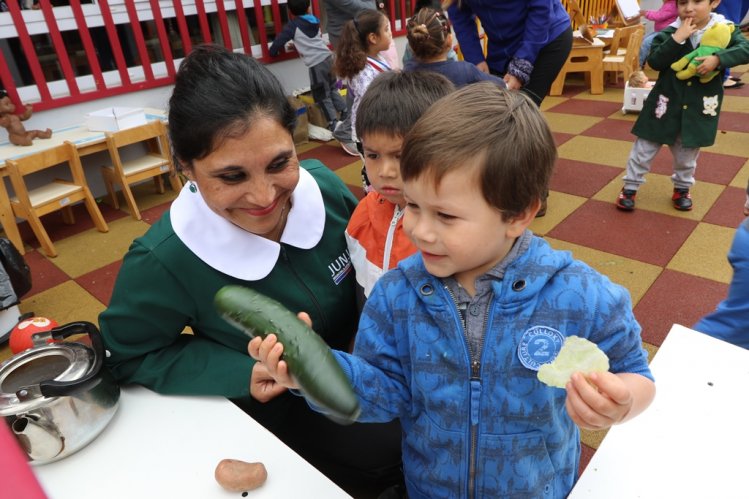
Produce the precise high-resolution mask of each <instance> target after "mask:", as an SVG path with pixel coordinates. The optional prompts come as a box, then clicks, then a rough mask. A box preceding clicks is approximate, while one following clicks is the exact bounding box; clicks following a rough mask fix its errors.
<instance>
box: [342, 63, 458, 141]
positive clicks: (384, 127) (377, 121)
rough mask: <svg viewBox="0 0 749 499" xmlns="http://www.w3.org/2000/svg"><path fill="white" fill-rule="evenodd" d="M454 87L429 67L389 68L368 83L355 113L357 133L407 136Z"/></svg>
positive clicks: (364, 137)
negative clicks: (431, 107)
mask: <svg viewBox="0 0 749 499" xmlns="http://www.w3.org/2000/svg"><path fill="white" fill-rule="evenodd" d="M453 90H455V87H454V86H453V84H452V82H451V81H450V80H448V79H447V78H445V77H444V76H442V75H441V74H438V73H433V72H430V71H413V72H411V71H387V72H385V73H381V74H379V75H378V76H377V77H376V78H375V79H374V80H372V83H371V84H370V85H369V87H367V91H366V92H365V93H364V96H363V97H362V100H361V102H360V103H359V109H358V110H357V113H356V124H355V126H356V134H357V135H358V136H359V138H360V139H362V140H366V136H367V134H370V133H385V134H389V135H393V136H400V137H405V135H406V134H407V133H408V131H409V130H411V127H413V125H414V123H416V121H417V120H418V119H419V118H420V117H421V115H422V114H424V112H425V111H426V110H427V109H428V108H429V106H431V105H432V104H433V103H434V102H436V101H437V100H439V99H440V98H442V97H444V96H445V95H447V94H449V93H450V92H452V91H453Z"/></svg>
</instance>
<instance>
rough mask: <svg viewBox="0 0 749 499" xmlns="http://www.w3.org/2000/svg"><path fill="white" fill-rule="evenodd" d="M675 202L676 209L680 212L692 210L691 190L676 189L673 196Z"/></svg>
mask: <svg viewBox="0 0 749 499" xmlns="http://www.w3.org/2000/svg"><path fill="white" fill-rule="evenodd" d="M671 200H672V201H673V202H674V208H676V209H677V210H679V211H689V210H691V209H692V196H691V194H689V189H678V188H677V189H674V195H673V196H671Z"/></svg>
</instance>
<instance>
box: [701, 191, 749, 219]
mask: <svg viewBox="0 0 749 499" xmlns="http://www.w3.org/2000/svg"><path fill="white" fill-rule="evenodd" d="M745 202H746V189H739V188H738V187H726V188H725V190H724V191H723V192H722V193H721V195H720V196H719V197H718V199H716V200H715V203H714V204H713V206H712V207H711V208H710V211H708V212H707V214H706V215H705V216H704V217H703V219H702V220H703V221H704V222H708V223H711V224H715V225H722V226H724V227H731V228H736V227H738V226H739V225H740V224H741V222H743V221H744V218H745V217H744V203H745Z"/></svg>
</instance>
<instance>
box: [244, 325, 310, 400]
mask: <svg viewBox="0 0 749 499" xmlns="http://www.w3.org/2000/svg"><path fill="white" fill-rule="evenodd" d="M247 351H248V352H249V353H250V357H252V358H253V359H255V360H257V361H258V362H260V363H262V365H263V366H264V367H265V369H266V372H267V374H268V375H269V376H270V377H271V378H273V380H275V382H276V383H278V384H279V385H281V386H283V387H286V388H299V385H298V384H297V383H296V381H294V379H293V378H292V377H291V374H290V373H289V366H288V365H286V362H284V361H283V360H281V355H283V345H282V344H281V343H279V342H278V338H276V335H275V334H269V335H268V336H266V337H265V339H264V340H263V339H261V338H260V337H259V336H258V337H256V338H253V339H252V340H251V341H250V343H249V345H247ZM254 377H255V372H254V370H253V378H254Z"/></svg>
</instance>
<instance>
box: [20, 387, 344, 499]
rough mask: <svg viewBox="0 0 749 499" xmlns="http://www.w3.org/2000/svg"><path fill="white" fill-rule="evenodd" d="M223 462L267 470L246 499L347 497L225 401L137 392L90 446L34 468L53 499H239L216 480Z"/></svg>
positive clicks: (128, 394) (128, 391)
mask: <svg viewBox="0 0 749 499" xmlns="http://www.w3.org/2000/svg"><path fill="white" fill-rule="evenodd" d="M224 458H233V459H241V460H243V461H247V462H255V461H261V462H263V463H264V464H265V467H266V469H267V470H268V480H267V482H266V483H265V484H264V485H263V486H262V487H260V488H259V489H256V490H253V491H251V492H249V494H248V495H247V497H248V498H274V499H277V498H284V497H289V498H292V497H293V498H306V497H310V498H326V499H327V498H331V499H333V498H338V497H341V498H347V497H349V496H348V495H347V494H346V493H345V492H344V491H343V490H341V489H340V488H338V486H336V485H335V484H334V483H333V482H331V481H330V480H329V479H328V478H327V477H325V476H324V475H322V474H321V473H320V472H319V471H317V469H315V468H313V467H312V466H311V465H310V464H309V463H307V462H306V461H305V460H304V459H302V458H301V457H300V456H299V455H298V454H296V453H295V452H293V451H292V450H291V449H290V448H288V447H287V446H286V445H284V444H283V443H282V442H281V441H280V440H278V439H277V438H276V437H275V436H274V435H273V434H271V433H270V432H269V431H267V430H266V429H265V428H263V427H262V426H260V424H259V423H257V422H255V420H253V419H252V418H250V417H249V416H248V415H246V414H245V413H244V412H242V410H240V409H238V408H237V407H236V406H234V404H232V403H231V402H229V401H228V400H226V399H224V398H221V397H181V396H164V395H158V394H156V393H154V392H152V391H150V390H147V389H145V388H142V387H135V386H134V387H126V388H124V389H123V390H122V396H121V399H120V406H119V408H118V410H117V413H115V415H114V417H113V418H112V420H111V421H110V423H109V425H108V426H107V427H106V428H105V429H104V431H103V432H102V433H101V434H100V435H99V436H98V437H97V438H96V439H95V440H94V441H93V442H91V443H90V444H89V445H88V446H86V447H84V448H83V449H81V450H79V451H78V452H76V453H75V454H72V455H70V456H68V457H66V458H64V459H61V460H60V461H57V462H54V463H49V464H45V465H41V466H34V467H33V470H34V472H35V473H36V476H37V478H38V480H39V482H40V483H41V485H42V487H43V488H44V490H45V491H46V492H47V494H48V496H49V498H50V499H68V498H70V499H85V498H91V499H101V498H107V499H116V498H123V499H124V498H127V499H148V498H165V499H166V498H180V499H189V498H196V499H209V498H214V497H215V498H229V497H233V498H241V497H242V495H241V494H240V493H231V492H227V491H225V490H224V489H222V488H221V487H220V486H219V485H218V483H216V481H215V479H214V476H213V473H214V470H215V468H216V465H217V464H218V462H219V461H220V460H221V459H224Z"/></svg>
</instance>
